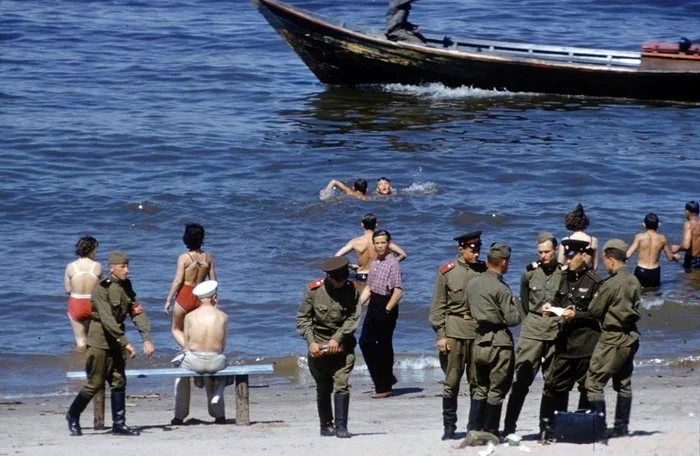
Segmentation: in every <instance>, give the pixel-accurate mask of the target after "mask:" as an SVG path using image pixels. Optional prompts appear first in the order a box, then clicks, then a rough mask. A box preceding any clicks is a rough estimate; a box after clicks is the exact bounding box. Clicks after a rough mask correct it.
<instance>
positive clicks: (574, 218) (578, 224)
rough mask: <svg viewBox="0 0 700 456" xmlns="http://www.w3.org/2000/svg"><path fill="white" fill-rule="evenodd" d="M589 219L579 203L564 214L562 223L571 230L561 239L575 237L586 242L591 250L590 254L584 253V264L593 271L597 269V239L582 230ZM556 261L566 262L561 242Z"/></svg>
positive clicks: (586, 225) (586, 226)
mask: <svg viewBox="0 0 700 456" xmlns="http://www.w3.org/2000/svg"><path fill="white" fill-rule="evenodd" d="M589 224H590V221H589V219H588V216H587V215H586V212H585V211H584V210H583V206H582V205H581V204H579V205H578V206H576V209H574V210H573V211H571V212H569V213H568V214H566V217H564V225H566V229H567V230H570V231H571V234H570V235H569V236H566V237H564V238H563V239H562V241H564V240H566V239H577V240H579V241H586V242H588V247H589V249H590V250H591V254H590V255H586V256H587V258H586V264H587V265H588V267H589V268H593V270H594V271H596V270H597V269H598V239H597V238H595V237H593V236H591V235H590V234H588V233H586V232H585V231H584V230H585V229H586V228H588V225H589ZM557 261H558V262H559V263H560V264H566V255H565V250H564V246H563V244H560V245H559V255H558V256H557Z"/></svg>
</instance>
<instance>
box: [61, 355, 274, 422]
mask: <svg viewBox="0 0 700 456" xmlns="http://www.w3.org/2000/svg"><path fill="white" fill-rule="evenodd" d="M273 372H274V366H273V365H272V364H256V365H250V366H227V367H226V368H225V369H222V370H220V371H219V372H216V373H214V374H198V373H197V372H192V371H190V370H187V369H182V368H179V367H169V368H162V369H127V370H126V378H181V377H202V378H205V377H234V378H235V385H236V424H237V425H243V426H249V425H250V400H249V394H248V376H249V375H270V374H272V373H273ZM66 376H67V377H68V378H69V379H71V380H86V379H87V375H86V374H85V372H84V371H72V372H67V373H66ZM93 401H94V427H95V429H104V428H105V389H104V388H102V389H101V390H100V391H99V392H98V393H97V394H96V395H95V397H94V398H93Z"/></svg>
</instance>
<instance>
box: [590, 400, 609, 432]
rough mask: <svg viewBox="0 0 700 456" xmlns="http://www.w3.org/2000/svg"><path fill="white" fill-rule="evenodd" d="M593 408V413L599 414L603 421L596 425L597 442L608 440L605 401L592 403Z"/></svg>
mask: <svg viewBox="0 0 700 456" xmlns="http://www.w3.org/2000/svg"><path fill="white" fill-rule="evenodd" d="M590 404H591V408H590V410H591V411H592V412H593V413H597V414H598V415H600V416H601V420H600V421H599V422H598V423H596V426H595V430H594V432H595V440H596V441H598V440H606V439H607V438H608V435H607V425H606V424H605V399H602V400H598V401H590Z"/></svg>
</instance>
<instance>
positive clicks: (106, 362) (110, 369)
mask: <svg viewBox="0 0 700 456" xmlns="http://www.w3.org/2000/svg"><path fill="white" fill-rule="evenodd" d="M107 259H108V261H109V277H108V278H106V279H104V280H102V281H101V282H100V283H99V285H98V286H96V287H95V289H94V290H93V292H92V298H91V304H92V317H91V320H90V327H89V329H88V336H87V347H88V348H87V353H86V356H87V358H86V367H85V369H86V371H87V378H88V380H87V383H86V384H85V385H84V386H83V389H82V390H80V393H78V395H77V396H76V398H75V400H74V401H73V404H71V406H70V409H69V410H68V413H67V414H66V420H68V430H70V432H71V434H72V435H83V433H82V430H81V428H80V414H81V413H82V412H83V410H85V408H86V407H87V405H88V404H89V403H90V400H91V399H92V398H93V396H94V395H95V393H97V392H98V391H99V390H100V389H102V388H103V387H104V384H105V380H107V381H108V382H109V386H110V388H111V390H112V394H111V401H112V423H113V424H112V433H113V434H120V435H138V434H139V432H138V431H136V430H133V429H131V428H130V427H129V426H127V425H126V392H125V388H126V374H125V372H124V371H125V369H126V356H127V354H128V355H129V357H130V358H135V357H136V349H135V348H134V346H133V345H131V343H130V342H129V341H128V340H127V338H126V333H125V330H124V329H125V328H124V320H126V317H127V315H128V316H130V317H131V320H132V321H133V322H134V325H135V326H136V329H137V330H138V331H139V333H140V334H141V338H142V339H143V352H144V354H145V355H146V356H149V357H150V356H151V355H152V354H153V351H154V348H153V343H152V342H151V332H150V323H149V322H148V317H146V314H145V313H144V310H143V306H142V305H141V303H140V302H139V301H138V300H137V299H136V293H135V292H134V290H133V288H132V287H131V281H130V280H129V279H128V276H129V258H128V257H127V256H126V254H125V253H123V252H119V251H113V252H110V253H109V255H108V256H107Z"/></svg>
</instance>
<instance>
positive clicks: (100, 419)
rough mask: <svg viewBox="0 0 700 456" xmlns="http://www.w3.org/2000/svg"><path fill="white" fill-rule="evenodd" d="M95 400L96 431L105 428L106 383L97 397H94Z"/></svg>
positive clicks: (94, 423) (94, 420) (94, 417)
mask: <svg viewBox="0 0 700 456" xmlns="http://www.w3.org/2000/svg"><path fill="white" fill-rule="evenodd" d="M92 401H93V407H94V408H93V425H94V427H95V430H96V431H99V430H102V429H104V428H105V388H104V385H103V386H102V389H100V390H99V391H98V392H97V394H95V397H93V398H92Z"/></svg>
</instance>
